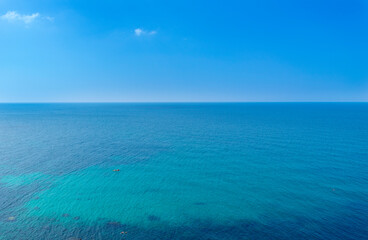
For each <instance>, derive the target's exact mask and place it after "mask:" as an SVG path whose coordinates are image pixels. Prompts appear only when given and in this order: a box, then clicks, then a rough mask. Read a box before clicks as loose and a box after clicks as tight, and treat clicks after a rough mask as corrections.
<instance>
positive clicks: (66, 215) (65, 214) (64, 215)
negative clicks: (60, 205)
mask: <svg viewBox="0 0 368 240" xmlns="http://www.w3.org/2000/svg"><path fill="white" fill-rule="evenodd" d="M62 216H63V217H69V216H70V215H69V214H67V213H64V214H63V215H62Z"/></svg>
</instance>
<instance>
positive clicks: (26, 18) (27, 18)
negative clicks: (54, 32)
mask: <svg viewBox="0 0 368 240" xmlns="http://www.w3.org/2000/svg"><path fill="white" fill-rule="evenodd" d="M40 17H41V15H40V14H39V13H38V12H36V13H32V14H30V15H26V14H20V13H18V12H17V11H8V12H7V13H5V14H4V15H1V16H0V18H1V19H2V20H6V21H8V22H23V23H25V24H30V23H32V22H33V21H35V20H36V19H37V18H40ZM42 18H43V19H46V20H48V21H53V19H54V18H52V17H48V16H44V17H42Z"/></svg>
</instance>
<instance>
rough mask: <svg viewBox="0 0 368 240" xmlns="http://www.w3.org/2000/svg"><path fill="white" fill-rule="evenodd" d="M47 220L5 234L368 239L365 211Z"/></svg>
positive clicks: (41, 238) (151, 239)
mask: <svg viewBox="0 0 368 240" xmlns="http://www.w3.org/2000/svg"><path fill="white" fill-rule="evenodd" d="M30 220H32V219H30ZM45 220H47V219H43V220H40V222H39V224H40V225H39V226H38V227H34V226H28V227H27V226H24V225H23V224H22V225H17V224H9V226H7V227H6V228H4V229H5V232H4V233H2V234H3V235H2V236H4V237H5V239H16V240H29V239H38V240H48V239H63V240H64V239H68V238H69V239H73V238H71V237H73V236H74V239H94V240H121V239H122V235H121V234H120V233H121V232H122V231H124V232H128V233H127V234H124V239H134V240H169V239H179V240H192V239H193V240H197V239H198V240H209V239H210V240H243V239H251V240H268V239H275V240H291V239H298V240H310V239H313V240H356V239H366V238H365V237H366V236H367V235H368V228H367V226H368V217H367V216H366V215H364V216H363V215H361V216H360V217H359V219H357V218H353V219H352V218H349V215H346V216H340V217H338V218H331V217H327V218H326V219H321V220H319V221H317V220H313V219H311V218H306V217H296V216H295V217H294V219H292V220H282V219H280V220H278V219H268V220H265V219H264V220H263V221H262V222H258V221H250V220H240V221H237V222H233V223H227V224H219V223H217V222H215V221H208V220H206V221H205V220H193V221H191V222H188V223H187V224H185V225H181V226H170V225H163V226H161V227H157V228H155V229H150V228H147V227H140V226H137V225H123V224H121V223H120V222H114V221H111V222H104V223H101V224H98V223H96V224H95V225H82V224H78V225H77V224H76V225H74V227H71V226H70V225H68V226H63V225H62V224H60V223H54V224H52V225H50V224H48V223H47V222H46V221H45ZM30 222H32V221H30ZM46 226H47V228H45V227H46ZM74 239H73V240H74Z"/></svg>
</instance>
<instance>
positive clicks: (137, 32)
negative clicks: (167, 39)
mask: <svg viewBox="0 0 368 240" xmlns="http://www.w3.org/2000/svg"><path fill="white" fill-rule="evenodd" d="M134 34H135V35H136V36H138V37H139V36H143V35H155V34H157V31H146V30H143V29H141V28H136V29H134Z"/></svg>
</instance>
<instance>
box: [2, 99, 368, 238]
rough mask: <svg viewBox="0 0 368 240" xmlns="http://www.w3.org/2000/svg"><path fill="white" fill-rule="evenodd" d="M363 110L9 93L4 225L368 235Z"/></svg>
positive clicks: (30, 231)
mask: <svg viewBox="0 0 368 240" xmlns="http://www.w3.org/2000/svg"><path fill="white" fill-rule="evenodd" d="M367 123H368V104H365V103H247V104H235V103H234V104H230V103H229V104H1V105H0V239H70V240H72V239H96V240H97V239H222V240H223V239H251V240H254V239H344V240H345V239H368V237H367V236H368V124H367ZM114 169H119V170H120V171H113V170H114ZM122 231H124V232H127V233H126V234H120V233H121V232H122Z"/></svg>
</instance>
